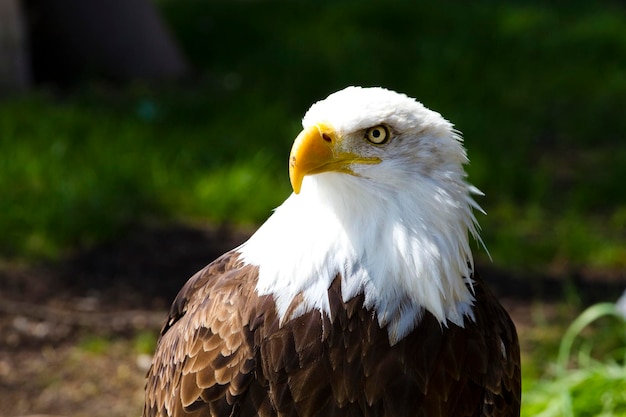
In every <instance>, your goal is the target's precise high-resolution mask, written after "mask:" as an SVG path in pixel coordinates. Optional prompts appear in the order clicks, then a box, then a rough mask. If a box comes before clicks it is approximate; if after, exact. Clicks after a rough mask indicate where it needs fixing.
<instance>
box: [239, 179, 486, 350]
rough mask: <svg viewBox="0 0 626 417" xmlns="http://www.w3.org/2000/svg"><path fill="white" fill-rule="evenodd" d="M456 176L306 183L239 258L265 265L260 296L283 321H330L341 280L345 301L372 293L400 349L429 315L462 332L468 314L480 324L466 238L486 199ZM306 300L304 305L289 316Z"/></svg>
mask: <svg viewBox="0 0 626 417" xmlns="http://www.w3.org/2000/svg"><path fill="white" fill-rule="evenodd" d="M458 177H459V178H454V179H453V180H451V181H449V182H447V181H446V182H441V181H433V180H429V179H426V178H422V179H420V180H417V181H416V180H415V178H412V179H411V181H410V182H408V181H407V182H406V183H403V184H396V186H395V187H393V188H391V187H387V188H384V189H383V188H380V187H377V186H376V184H375V183H374V182H373V181H369V180H368V179H367V178H363V177H354V176H351V175H346V174H336V173H324V174H319V175H315V176H310V177H305V180H304V181H305V182H304V183H303V186H302V192H301V193H300V194H298V195H295V194H292V195H291V196H290V197H289V198H288V199H287V200H286V201H285V202H284V203H283V204H282V205H281V206H280V207H278V208H277V209H276V211H275V213H274V214H273V215H272V216H271V217H270V218H269V219H268V220H267V222H266V223H265V224H264V225H263V226H261V228H259V230H258V231H257V232H256V233H255V234H254V235H253V236H252V237H251V238H250V239H249V240H248V241H247V242H246V243H244V244H243V245H242V246H241V247H240V248H239V249H238V250H239V252H240V253H241V256H242V260H243V261H244V262H246V263H249V264H253V265H258V266H259V279H258V283H257V291H258V293H259V294H262V295H265V294H271V295H273V297H274V299H275V301H276V306H277V309H278V312H279V316H280V317H281V320H282V321H283V322H284V321H286V320H289V319H292V318H294V317H297V316H298V315H301V314H303V313H305V312H306V311H309V310H311V309H319V310H321V311H323V312H326V313H330V306H329V301H328V288H329V287H330V285H331V283H332V281H333V280H334V279H335V278H336V277H337V276H340V277H341V288H342V296H343V300H344V301H348V300H350V299H351V298H353V297H354V296H356V295H358V294H360V293H362V294H364V297H365V307H366V308H368V309H373V311H375V313H376V317H377V320H378V322H379V324H380V325H381V327H382V326H386V328H387V330H388V334H389V340H390V342H391V343H392V344H394V343H396V342H397V341H399V340H401V339H402V338H403V337H404V336H406V335H407V334H408V333H409V332H410V331H411V330H413V329H414V328H415V326H417V324H418V323H419V321H420V318H421V315H422V314H423V312H424V310H427V311H429V312H430V313H432V314H433V315H434V316H435V317H436V318H437V319H438V320H439V322H440V323H442V325H446V324H447V322H448V321H451V322H453V323H455V324H457V325H459V326H463V323H464V316H466V315H467V316H469V317H470V318H472V319H473V313H472V303H473V301H474V298H473V296H472V292H471V290H470V289H468V285H466V284H469V287H471V275H472V269H473V260H472V253H471V250H470V246H469V241H468V240H469V239H468V231H469V233H471V234H472V235H474V236H475V237H476V238H478V234H477V224H476V220H475V218H474V215H473V214H472V208H477V209H479V207H478V205H477V204H476V203H475V202H474V200H473V199H472V197H471V193H479V191H478V190H476V189H475V188H474V187H472V186H470V185H468V184H466V183H465V182H464V181H463V179H462V173H459V175H458ZM268 242H269V243H268ZM299 294H300V295H301V296H302V299H303V303H302V307H301V308H300V309H298V310H297V311H295V312H293V311H290V312H289V316H287V313H288V309H289V307H290V305H291V302H292V300H293V299H294V297H296V296H297V295H299Z"/></svg>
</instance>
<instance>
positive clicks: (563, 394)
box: [522, 303, 626, 417]
mask: <svg viewBox="0 0 626 417" xmlns="http://www.w3.org/2000/svg"><path fill="white" fill-rule="evenodd" d="M607 319H611V320H607ZM591 324H594V326H591ZM585 331H587V332H586V333H585ZM529 382H530V383H529V385H530V386H529V387H527V388H526V389H525V390H524V394H523V396H522V398H523V407H522V416H537V417H573V416H579V417H583V416H589V417H591V416H602V417H618V416H626V318H625V317H624V316H623V313H621V314H620V313H618V311H617V309H616V308H615V304H610V303H601V304H596V305H594V306H591V307H589V308H588V309H586V310H585V311H584V312H583V313H582V314H580V316H578V318H576V320H574V321H573V322H572V323H571V324H570V326H569V327H568V328H567V330H566V332H565V334H564V335H563V338H562V340H561V343H560V346H559V352H558V357H557V360H556V363H555V364H554V365H553V367H552V368H551V369H550V370H549V373H548V374H546V375H545V376H544V377H543V378H541V379H539V380H538V381H535V380H531V381H529Z"/></svg>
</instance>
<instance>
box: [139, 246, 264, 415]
mask: <svg viewBox="0 0 626 417" xmlns="http://www.w3.org/2000/svg"><path fill="white" fill-rule="evenodd" d="M256 274H257V268H256V267H253V266H244V265H242V263H241V262H239V260H238V254H237V253H235V252H229V253H227V254H225V255H223V256H222V257H220V258H218V259H217V260H215V261H214V262H213V263H211V264H210V265H208V266H207V267H205V268H204V269H203V270H201V271H199V272H198V273H197V274H195V275H194V276H193V277H192V278H190V279H189V281H188V282H187V283H186V284H185V285H184V286H183V288H182V289H181V290H180V292H179V293H178V295H177V297H176V298H175V300H174V302H173V304H172V307H171V309H170V313H169V317H168V320H167V322H166V324H165V325H164V327H163V329H162V331H161V337H160V339H159V342H158V344H157V348H156V352H155V355H154V359H153V362H152V366H151V368H150V370H149V371H148V375H147V383H146V400H145V406H144V412H143V415H144V416H172V417H176V416H193V415H197V416H204V415H211V416H222V415H223V416H228V415H233V414H234V410H235V409H241V408H242V407H245V406H248V407H251V409H252V408H253V409H254V410H255V413H256V411H257V410H263V409H268V408H269V403H268V400H267V398H266V396H262V395H260V394H261V393H262V392H265V390H264V389H261V387H260V384H261V383H262V381H261V380H259V379H255V378H254V373H255V357H254V355H255V352H254V350H253V349H252V345H253V343H252V340H251V339H252V338H253V335H252V333H251V332H250V330H249V323H248V321H247V319H246V316H245V312H246V311H248V310H250V309H248V308H247V303H246V301H247V300H248V299H249V298H250V293H251V292H252V291H253V290H254V284H252V285H250V281H255V280H256ZM244 394H245V397H246V401H249V402H251V404H246V401H242V400H241V396H242V395H244ZM239 411H240V410H239ZM251 415H252V414H251ZM259 415H263V414H261V413H259Z"/></svg>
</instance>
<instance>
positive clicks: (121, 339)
mask: <svg viewBox="0 0 626 417" xmlns="http://www.w3.org/2000/svg"><path fill="white" fill-rule="evenodd" d="M249 233H250V231H249V230H238V229H237V230H236V229H233V228H230V227H220V228H214V227H188V226H181V225H176V226H168V227H163V226H159V227H138V228H135V229H130V230H129V231H128V233H127V235H126V236H125V237H124V238H122V239H119V240H117V241H114V242H109V243H107V244H103V245H100V246H98V247H95V248H91V249H89V250H85V251H82V252H79V253H75V254H72V255H71V256H68V257H67V258H66V259H64V260H63V261H61V262H59V263H55V264H48V265H38V266H37V267H32V266H28V267H25V266H20V265H3V266H0V416H6V417H9V416H10V417H16V416H43V415H46V416H49V417H50V416H75V417H82V416H85V417H86V416H90V417H100V416H102V417H105V416H107V417H118V416H119V417H122V416H139V415H140V414H141V407H142V404H143V385H144V375H145V373H146V371H147V369H148V367H149V364H150V359H151V357H150V355H149V352H150V350H151V349H152V348H153V346H154V342H155V338H156V334H157V333H158V331H159V329H160V327H161V325H162V323H163V321H164V320H165V317H166V311H167V309H168V307H169V303H170V302H171V300H172V299H173V297H174V296H175V295H176V293H177V291H178V289H180V287H181V286H182V285H183V284H184V282H185V281H186V280H187V278H188V277H190V276H191V275H192V274H193V273H194V272H195V271H197V270H198V269H200V268H201V267H203V266H204V265H205V264H206V263H208V262H209V261H211V260H212V259H214V258H216V257H217V256H219V255H220V254H222V253H223V252H225V251H226V250H229V249H231V248H233V247H235V246H237V245H238V244H239V243H241V242H242V241H243V240H245V238H246V237H247V236H248V235H249ZM479 271H482V275H483V277H485V278H486V279H487V281H488V282H489V283H490V285H491V287H492V289H493V290H494V291H495V292H496V293H497V294H498V295H499V297H500V299H501V301H502V303H503V304H504V305H505V307H506V308H507V309H508V310H509V312H510V314H511V315H512V317H513V319H514V321H515V322H516V325H517V326H518V332H519V333H520V339H521V341H522V349H523V350H524V349H525V348H526V349H531V348H532V347H531V346H529V345H526V347H525V345H524V343H525V342H524V339H525V338H524V335H525V333H526V332H527V331H530V330H531V328H532V326H533V323H534V319H533V315H534V309H535V307H536V306H537V305H541V306H542V312H544V314H547V316H548V319H549V316H550V315H551V314H556V313H554V312H555V311H556V309H554V308H551V307H550V306H556V305H558V304H559V303H562V300H564V299H565V294H566V293H567V292H568V291H572V289H574V290H575V291H577V293H578V294H581V297H582V298H583V299H582V300H581V303H582V305H586V304H590V303H593V302H596V301H606V300H612V301H614V300H615V299H617V297H618V296H619V294H620V293H621V291H623V290H624V286H626V284H625V282H626V281H625V280H624V278H625V277H623V276H621V277H620V276H618V275H615V274H597V273H596V274H590V273H588V271H587V272H585V273H578V272H577V273H573V274H572V273H571V271H570V273H568V274H567V275H568V277H569V278H570V279H568V280H565V279H564V278H562V277H558V276H556V277H547V276H532V277H529V276H525V277H521V276H515V275H514V274H510V273H506V272H504V271H499V270H497V269H495V268H493V267H492V266H490V265H480V266H479ZM543 318H544V319H546V316H544V317H543Z"/></svg>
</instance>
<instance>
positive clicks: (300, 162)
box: [289, 123, 380, 194]
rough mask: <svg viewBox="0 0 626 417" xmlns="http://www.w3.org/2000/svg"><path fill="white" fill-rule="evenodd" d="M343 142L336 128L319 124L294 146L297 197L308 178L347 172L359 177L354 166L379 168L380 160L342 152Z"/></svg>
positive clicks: (293, 177)
mask: <svg viewBox="0 0 626 417" xmlns="http://www.w3.org/2000/svg"><path fill="white" fill-rule="evenodd" d="M342 140H343V139H342V138H341V137H339V136H338V135H337V133H336V132H335V130H334V129H333V128H332V126H329V125H327V124H323V123H318V124H316V125H313V126H310V127H307V128H305V129H304V130H303V131H302V132H300V134H299V135H298V137H297V138H296V140H295V142H294V143H293V147H292V148H291V154H290V155H289V179H290V180H291V187H292V188H293V191H294V192H295V193H296V194H299V193H300V188H302V180H303V179H304V177H305V176H306V175H313V174H321V173H322V172H331V171H332V172H343V173H346V174H351V175H355V174H354V172H353V171H352V170H351V169H350V166H351V165H353V164H377V163H379V162H380V159H378V158H372V157H367V158H366V157H362V156H359V155H357V154H355V153H352V152H346V151H341V150H340V148H341V147H340V146H339V145H340V144H341V141H342Z"/></svg>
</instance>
